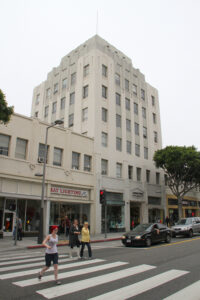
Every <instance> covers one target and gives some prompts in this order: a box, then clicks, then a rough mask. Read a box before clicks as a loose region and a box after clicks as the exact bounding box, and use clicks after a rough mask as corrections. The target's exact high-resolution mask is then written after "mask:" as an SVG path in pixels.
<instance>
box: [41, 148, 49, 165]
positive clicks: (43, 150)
mask: <svg viewBox="0 0 200 300" xmlns="http://www.w3.org/2000/svg"><path fill="white" fill-rule="evenodd" d="M48 152H49V146H48V145H47V149H46V162H47V158H48ZM44 158H45V144H42V143H39V148H38V162H40V163H43V162H44Z"/></svg>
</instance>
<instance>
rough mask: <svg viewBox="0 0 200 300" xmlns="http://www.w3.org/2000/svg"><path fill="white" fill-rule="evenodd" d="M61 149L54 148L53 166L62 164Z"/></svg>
mask: <svg viewBox="0 0 200 300" xmlns="http://www.w3.org/2000/svg"><path fill="white" fill-rule="evenodd" d="M62 151H63V150H62V149H60V148H54V154H53V165H55V166H61V163H62Z"/></svg>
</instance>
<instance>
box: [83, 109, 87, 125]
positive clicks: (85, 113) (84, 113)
mask: <svg viewBox="0 0 200 300" xmlns="http://www.w3.org/2000/svg"><path fill="white" fill-rule="evenodd" d="M87 119H88V108H87V107H86V108H84V109H83V110H82V121H83V122H84V121H86V120H87Z"/></svg>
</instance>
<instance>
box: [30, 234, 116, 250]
mask: <svg viewBox="0 0 200 300" xmlns="http://www.w3.org/2000/svg"><path fill="white" fill-rule="evenodd" d="M120 240H121V237H118V238H109V239H102V240H93V241H91V243H103V242H112V241H120ZM68 244H69V242H67V243H60V244H58V245H57V247H61V246H67V245H68ZM26 248H27V249H38V248H45V247H44V246H43V245H34V246H27V247H26Z"/></svg>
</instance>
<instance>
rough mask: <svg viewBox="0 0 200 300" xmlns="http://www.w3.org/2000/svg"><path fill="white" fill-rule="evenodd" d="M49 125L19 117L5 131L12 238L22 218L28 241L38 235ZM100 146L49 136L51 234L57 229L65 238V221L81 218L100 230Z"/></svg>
mask: <svg viewBox="0 0 200 300" xmlns="http://www.w3.org/2000/svg"><path fill="white" fill-rule="evenodd" d="M48 125H49V124H47V123H44V122H42V121H39V120H38V119H36V118H28V117H25V116H22V115H18V114H14V115H13V116H12V119H11V121H10V122H9V124H8V125H6V126H5V125H2V124H1V125H0V166H1V167H0V231H3V234H4V235H5V236H6V235H11V234H12V232H13V229H14V225H15V219H16V215H17V216H18V217H20V218H21V220H22V224H23V230H24V232H25V234H26V235H37V234H38V229H39V223H40V205H41V190H42V177H41V175H42V174H43V161H44V141H45V133H46V129H47V126H48ZM93 148H94V141H93V139H91V138H89V137H86V136H83V135H80V134H78V133H75V132H72V131H71V130H69V129H64V128H60V127H52V128H50V129H49V132H48V152H47V158H46V159H47V165H46V180H45V201H44V204H45V208H44V210H45V214H44V215H45V222H44V223H45V233H47V232H48V231H49V226H50V225H53V224H56V225H59V226H60V231H61V232H62V231H63V232H64V230H65V228H64V219H65V216H66V215H67V216H68V217H69V219H71V220H72V219H74V218H77V219H78V220H79V222H80V223H81V224H83V222H84V221H85V220H87V221H88V222H89V223H90V226H91V232H92V233H94V232H95V228H96V224H95V222H96V217H95V211H96V208H95V206H96V203H95V194H94V157H93V153H94V149H93Z"/></svg>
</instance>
